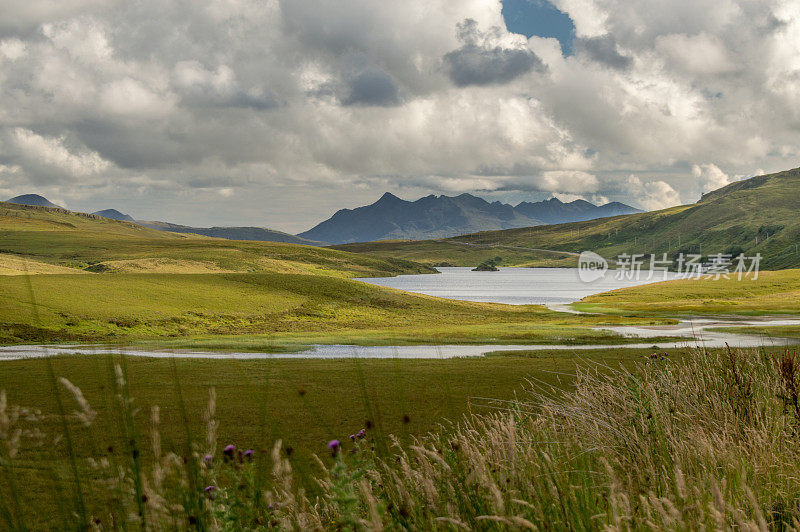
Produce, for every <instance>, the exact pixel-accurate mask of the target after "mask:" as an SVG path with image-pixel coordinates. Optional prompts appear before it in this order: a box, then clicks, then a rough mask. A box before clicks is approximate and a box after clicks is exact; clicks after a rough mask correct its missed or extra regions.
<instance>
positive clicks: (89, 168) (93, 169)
mask: <svg viewBox="0 0 800 532" xmlns="http://www.w3.org/2000/svg"><path fill="white" fill-rule="evenodd" d="M10 143H11V144H12V145H13V147H14V148H16V152H17V154H19V156H20V158H21V163H22V164H23V165H32V166H36V167H38V168H40V169H43V170H45V171H49V172H54V173H57V174H59V173H63V174H65V175H67V176H69V177H73V178H80V177H86V176H91V175H94V174H97V173H99V172H102V171H104V170H107V169H108V168H109V167H110V164H109V162H108V161H106V160H104V159H103V158H102V157H100V155H98V154H97V153H95V152H92V151H89V150H85V149H84V150H81V151H70V150H69V149H68V148H67V147H66V146H65V145H64V139H63V138H49V137H43V136H41V135H38V134H36V133H34V132H33V131H31V130H29V129H23V128H15V129H14V130H13V131H12V134H11V138H10Z"/></svg>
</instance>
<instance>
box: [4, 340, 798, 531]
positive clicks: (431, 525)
mask: <svg viewBox="0 0 800 532" xmlns="http://www.w3.org/2000/svg"><path fill="white" fill-rule="evenodd" d="M112 374H113V375H114V381H115V383H116V384H114V385H113V388H112V390H113V393H114V394H115V396H116V401H117V405H118V406H117V415H118V419H117V423H118V426H119V430H120V438H121V441H123V442H125V445H124V446H123V449H124V451H125V452H124V453H117V454H112V455H109V456H104V457H103V458H101V459H95V458H91V459H88V460H86V463H82V464H76V465H74V466H73V465H72V464H70V467H69V470H70V472H74V473H75V478H74V479H72V482H73V488H71V489H72V493H75V490H76V489H77V490H78V491H77V494H76V495H77V496H82V500H83V501H85V505H84V506H82V507H81V506H80V503H78V501H77V500H75V501H71V502H70V501H67V502H65V503H63V504H66V505H67V506H68V507H67V508H61V510H62V511H61V513H60V514H58V513H55V512H57V511H58V509H53V511H54V517H53V519H55V520H58V521H59V523H58V524H59V525H60V526H62V527H64V528H71V529H74V528H79V529H80V528H87V527H93V528H96V529H136V528H139V529H142V530H162V529H178V530H184V529H196V530H239V529H246V528H255V529H319V530H322V529H330V530H367V529H376V530H378V529H384V528H385V529H414V530H419V529H480V530H495V529H497V530H501V529H538V530H562V529H574V530H645V529H669V530H700V529H714V530H721V529H741V530H769V529H773V530H794V529H798V528H800V498H799V497H800V480H799V479H798V471H800V361H798V359H797V358H796V357H795V356H794V354H792V353H789V352H786V353H783V354H782V355H774V354H768V353H766V352H762V351H737V350H729V351H727V352H719V353H704V352H696V353H694V354H693V355H692V356H691V357H688V358H687V359H684V360H681V361H679V362H676V361H671V360H670V359H669V358H668V357H665V356H663V355H653V356H652V357H651V358H650V359H648V360H647V362H645V363H642V364H640V365H638V366H637V367H635V368H634V369H630V370H629V369H624V368H608V367H604V366H600V365H593V366H590V367H588V368H584V369H582V370H579V372H578V374H577V376H576V380H575V388H574V390H573V391H570V392H563V391H560V390H558V389H555V388H551V387H550V386H546V385H543V384H542V383H540V382H537V381H530V383H529V387H528V388H529V389H528V390H527V392H526V394H525V395H524V396H523V397H521V398H519V399H518V400H515V401H497V400H491V399H483V400H481V401H482V402H483V404H484V406H489V407H492V408H491V410H488V411H489V412H490V413H473V414H469V415H468V416H466V417H465V418H464V419H463V420H462V421H461V422H460V423H457V424H453V425H449V426H443V427H441V428H440V429H439V430H437V431H435V432H433V433H430V434H428V435H427V436H424V437H422V438H418V439H416V440H414V441H413V442H412V444H411V445H401V444H400V442H399V441H398V440H396V439H394V438H392V437H391V436H388V437H386V438H383V437H382V436H381V433H380V432H379V431H376V430H375V427H374V426H373V427H371V428H370V427H365V429H364V430H363V431H354V434H353V435H352V436H351V438H350V439H349V441H345V442H336V441H332V442H330V444H329V449H330V453H331V456H330V457H327V456H323V457H321V458H320V459H318V460H316V463H315V464H314V465H313V468H314V473H313V480H314V485H313V486H309V485H308V484H307V483H306V482H303V481H302V479H300V478H298V476H297V474H296V473H295V467H294V466H295V465H299V466H301V467H303V468H308V467H309V465H308V464H294V465H293V464H292V462H291V457H290V456H288V455H287V453H286V452H284V450H282V447H281V443H280V441H273V442H264V449H255V450H252V451H251V450H246V449H237V448H236V447H235V446H234V445H233V444H231V443H229V442H219V444H218V442H217V441H216V429H217V426H218V422H217V421H216V420H215V419H214V417H215V409H216V396H215V394H214V392H213V390H212V391H211V393H210V397H209V402H208V407H207V409H206V413H205V415H204V417H203V419H202V423H203V426H204V427H205V429H204V431H205V434H203V435H199V434H193V433H192V427H193V426H195V425H196V423H195V422H194V421H193V420H189V419H186V418H185V417H184V419H183V423H184V424H185V428H186V448H185V450H184V451H182V452H177V453H164V452H162V449H161V439H160V431H159V423H160V421H159V411H158V409H157V408H155V409H153V410H152V411H151V412H149V418H150V423H149V426H150V434H149V438H146V437H144V436H142V435H140V434H138V432H137V431H136V428H135V427H136V422H135V420H134V417H136V416H140V417H141V416H148V413H147V412H139V411H138V410H137V409H136V408H135V407H134V404H135V403H134V400H133V398H132V397H130V387H129V386H128V385H127V383H126V380H125V367H124V360H122V361H120V362H118V363H117V364H116V366H115V367H114V370H113V372H112ZM60 382H61V384H62V385H63V387H65V388H66V389H67V390H68V391H69V392H71V394H72V396H73V398H74V403H75V406H76V408H75V410H74V412H71V413H70V412H66V413H65V414H64V416H62V418H63V420H64V423H66V424H67V425H68V427H67V429H68V428H69V427H72V426H73V425H76V424H83V425H88V426H91V425H92V424H93V423H97V422H98V420H97V419H95V416H94V415H93V412H94V411H93V410H92V408H91V406H90V405H88V404H87V403H86V400H85V399H84V398H83V396H82V394H81V392H80V390H79V389H78V388H76V387H75V386H73V385H72V384H71V383H69V381H66V380H64V379H62V380H61V381H60ZM175 386H176V393H177V396H176V397H177V399H176V400H178V401H182V398H181V395H180V380H179V379H178V376H177V375H176V376H175ZM3 397H4V396H3V395H0V439H1V440H2V441H0V450H2V454H0V462H2V465H3V469H2V471H3V479H4V480H13V479H15V478H16V477H15V471H14V469H15V463H14V461H13V459H9V457H11V458H13V454H15V452H16V449H17V448H18V447H19V445H20V437H19V434H20V432H19V431H22V430H25V431H30V430H31V429H30V427H27V428H25V427H23V425H24V423H23V421H24V420H23V419H22V418H21V417H20V416H19V415H16V414H14V415H12V414H10V413H12V412H19V410H18V409H17V410H15V409H14V407H11V406H9V405H7V404H6V403H5V401H4V400H3V399H2V398H3ZM68 408H69V406H68V405H66V404H65V409H68ZM255 408H258V405H257V404H256V405H255ZM484 410H486V409H484ZM31 422H32V423H35V422H36V420H35V419H34V420H31ZM64 430H65V431H66V429H64ZM264 432H265V433H266V431H264ZM67 433H68V431H67ZM15 435H16V436H15ZM148 439H149V443H146V442H145V440H148ZM22 441H23V443H24V441H25V438H23V439H22ZM223 443H224V444H227V445H225V446H224V447H222V444H223ZM143 451H146V452H147V456H148V457H152V459H149V460H147V461H145V460H142V459H141V457H142V456H143ZM70 456H72V457H73V458H74V453H70ZM69 480H70V478H67V479H66V481H69ZM12 490H13V491H19V486H18V484H16V483H9V482H4V484H3V485H2V486H0V492H2V494H0V495H3V496H0V524H2V525H3V526H5V527H6V528H9V529H22V528H24V519H23V516H24V515H25V514H26V512H25V510H26V509H25V508H24V507H25V506H26V505H28V506H35V505H36V504H37V501H36V500H31V499H30V498H29V497H25V496H19V497H16V498H15V497H14V496H13V495H14V494H13V493H12ZM76 498H77V497H76ZM56 500H58V499H56ZM62 500H63V499H62ZM18 505H21V506H22V508H20V507H19V506H18ZM28 509H30V508H28ZM55 515H58V517H55Z"/></svg>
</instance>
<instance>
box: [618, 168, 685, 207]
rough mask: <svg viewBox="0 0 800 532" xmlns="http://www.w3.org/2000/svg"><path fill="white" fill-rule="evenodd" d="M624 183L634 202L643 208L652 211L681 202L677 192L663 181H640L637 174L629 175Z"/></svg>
mask: <svg viewBox="0 0 800 532" xmlns="http://www.w3.org/2000/svg"><path fill="white" fill-rule="evenodd" d="M625 184H626V186H627V187H628V190H629V191H630V194H631V195H632V196H633V197H634V198H635V202H636V203H637V204H638V205H641V206H642V207H643V208H644V209H645V210H648V211H654V210H658V209H666V208H667V207H674V206H675V205H680V204H681V198H680V195H679V194H678V192H677V191H676V190H675V189H674V188H672V186H671V185H670V184H669V183H666V182H665V181H661V180H658V181H649V182H646V183H642V180H641V179H639V178H638V177H637V176H635V175H630V176H628V178H627V180H626V182H625Z"/></svg>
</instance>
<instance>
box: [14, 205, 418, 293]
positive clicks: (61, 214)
mask: <svg viewBox="0 0 800 532" xmlns="http://www.w3.org/2000/svg"><path fill="white" fill-rule="evenodd" d="M0 253H1V254H2V257H5V259H2V258H0V268H2V269H4V270H10V269H11V268H12V267H13V268H14V269H15V270H16V271H17V272H20V271H22V272H24V268H25V264H24V262H22V261H23V259H27V260H29V261H30V262H29V263H28V264H29V269H31V270H35V269H37V268H41V267H42V266H41V264H43V263H44V264H50V265H54V266H59V267H67V268H71V269H72V270H73V271H76V272H77V271H84V272H87V271H88V272H94V273H150V272H152V273H203V272H241V273H247V272H278V273H301V274H319V275H329V276H338V277H355V276H385V275H397V274H400V273H425V272H431V271H432V270H431V269H430V268H429V267H426V266H423V265H420V264H416V263H413V262H409V261H404V260H396V259H384V258H375V257H370V256H365V255H356V254H352V253H343V252H341V251H336V250H331V249H323V248H317V247H311V246H300V245H295V244H283V243H276V242H247V241H235V240H224V239H221V238H210V237H203V236H199V235H191V234H178V233H169V232H163V231H157V230H155V229H148V228H146V227H142V226H139V225H136V224H134V223H129V222H120V221H117V220H110V219H107V218H102V217H99V216H94V215H91V214H80V213H74V212H70V211H65V210H63V209H49V208H44V207H30V206H25V205H15V204H11V203H3V202H0ZM9 256H11V257H13V258H14V259H16V260H15V261H14V262H13V263H11V262H10V261H9V259H8V257H9Z"/></svg>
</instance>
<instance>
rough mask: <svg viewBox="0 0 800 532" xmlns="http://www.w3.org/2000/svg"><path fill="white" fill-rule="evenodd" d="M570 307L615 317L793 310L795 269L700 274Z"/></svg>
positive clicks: (799, 278)
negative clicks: (739, 275)
mask: <svg viewBox="0 0 800 532" xmlns="http://www.w3.org/2000/svg"><path fill="white" fill-rule="evenodd" d="M572 306H573V307H574V308H575V309H576V310H581V311H584V312H602V313H607V314H617V315H631V316H633V315H646V316H667V315H669V316H678V315H701V314H742V315H766V314H797V313H798V312H800V270H777V271H761V272H759V273H758V276H757V277H756V278H753V277H752V274H748V276H743V278H742V279H741V280H739V279H738V278H737V276H736V275H731V276H730V278H729V279H724V278H719V279H714V278H713V276H702V277H701V278H699V279H680V280H674V281H667V282H662V283H656V284H649V285H642V286H637V287H633V288H622V289H619V290H612V291H610V292H604V293H602V294H596V295H593V296H589V297H586V298H584V299H582V300H581V301H579V302H578V303H573V304H572Z"/></svg>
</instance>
